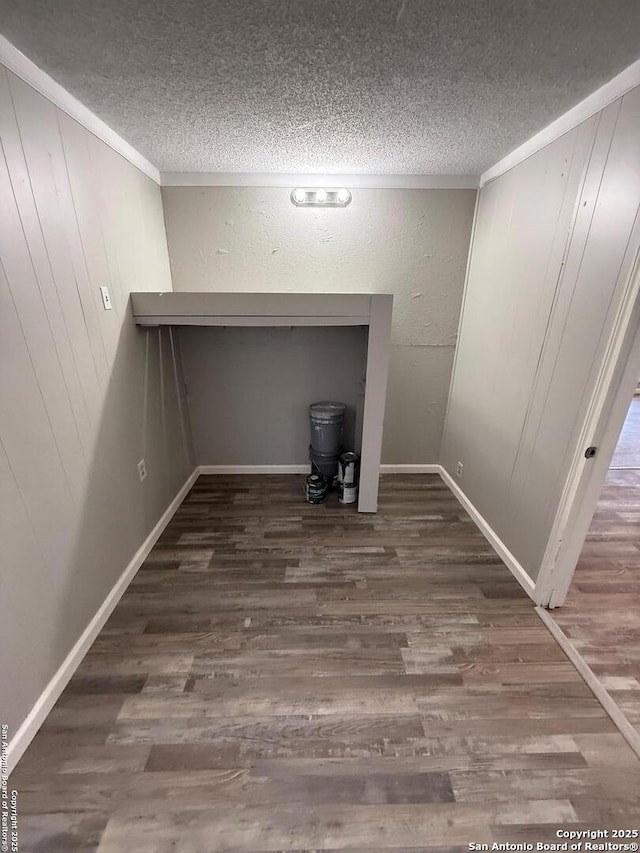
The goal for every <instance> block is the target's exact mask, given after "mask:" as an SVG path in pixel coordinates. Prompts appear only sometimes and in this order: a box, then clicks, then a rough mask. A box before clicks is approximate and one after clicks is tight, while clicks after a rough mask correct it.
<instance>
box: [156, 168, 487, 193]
mask: <svg viewBox="0 0 640 853" xmlns="http://www.w3.org/2000/svg"><path fill="white" fill-rule="evenodd" d="M161 183H162V186H163V187H286V188H288V189H290V188H291V187H296V186H304V187H322V186H332V187H341V186H346V187H349V189H399V190H475V189H477V188H478V177H477V176H476V175H308V174H279V173H276V172H262V173H260V172H162V175H161Z"/></svg>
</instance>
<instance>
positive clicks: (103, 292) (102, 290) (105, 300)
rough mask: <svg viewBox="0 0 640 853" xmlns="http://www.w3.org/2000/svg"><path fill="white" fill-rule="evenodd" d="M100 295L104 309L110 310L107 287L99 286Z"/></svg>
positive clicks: (111, 306)
mask: <svg viewBox="0 0 640 853" xmlns="http://www.w3.org/2000/svg"><path fill="white" fill-rule="evenodd" d="M100 296H101V297H102V305H103V306H104V310H105V311H111V309H112V308H113V305H112V304H111V297H110V296H109V288H108V287H101V288H100Z"/></svg>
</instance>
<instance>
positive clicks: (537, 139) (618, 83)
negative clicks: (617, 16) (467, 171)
mask: <svg viewBox="0 0 640 853" xmlns="http://www.w3.org/2000/svg"><path fill="white" fill-rule="evenodd" d="M638 85H640V59H638V60H636V62H634V63H633V64H632V65H629V66H628V67H627V68H625V69H624V71H621V72H620V74H617V75H616V76H615V77H614V78H613V79H612V80H609V82H608V83H605V84H604V86H601V87H600V88H599V89H596V90H595V92H592V93H591V94H590V95H587V97H586V98H585V99H584V100H582V101H580V102H579V103H578V104H576V105H575V106H574V107H571V109H570V110H567V112H566V113H563V114H562V115H561V116H559V117H558V118H557V119H555V121H552V122H551V124H548V125H547V126H546V127H545V128H543V129H542V130H540V131H538V133H536V134H535V135H534V136H532V137H531V139H528V140H527V141H526V142H523V144H522V145H520V146H518V148H515V149H514V150H513V151H512V152H511V153H510V154H507V156H506V157H503V158H502V160H499V161H498V162H497V163H495V164H494V165H493V166H491V167H490V168H489V169H487V170H486V171H485V172H483V173H482V175H480V186H481V187H483V186H484V185H485V184H486V183H488V182H489V181H492V180H493V179H494V178H497V177H498V176H499V175H502V174H504V173H505V172H507V171H508V170H509V169H511V168H513V167H514V166H517V165H518V163H522V161H523V160H526V159H527V157H530V156H531V155H532V154H535V153H536V151H540V149H542V148H544V147H545V145H549V143H551V142H553V141H554V140H556V139H558V137H560V136H562V135H563V134H565V133H567V132H568V131H570V130H573V128H574V127H577V125H579V124H581V123H582V122H583V121H586V120H587V119H588V118H591V116H592V115H595V114H596V113H598V112H600V110H603V109H604V108H605V107H606V106H608V105H609V104H610V103H612V101H615V100H617V99H618V98H621V97H622V96H623V95H625V94H626V93H627V92H629V91H630V90H631V89H634V88H635V87H636V86H638Z"/></svg>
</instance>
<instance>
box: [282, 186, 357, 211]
mask: <svg viewBox="0 0 640 853" xmlns="http://www.w3.org/2000/svg"><path fill="white" fill-rule="evenodd" d="M291 201H292V202H293V203H294V204H295V206H296V207H346V206H347V205H348V204H349V203H350V201H351V193H350V192H349V190H347V189H345V188H344V187H342V188H341V189H332V190H329V189H323V188H322V187H319V188H317V189H308V188H307V189H305V188H304V187H296V189H295V190H293V192H292V193H291Z"/></svg>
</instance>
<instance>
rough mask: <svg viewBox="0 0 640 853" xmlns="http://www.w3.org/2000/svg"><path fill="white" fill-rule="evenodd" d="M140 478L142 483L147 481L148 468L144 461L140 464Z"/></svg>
mask: <svg viewBox="0 0 640 853" xmlns="http://www.w3.org/2000/svg"><path fill="white" fill-rule="evenodd" d="M138 477H140V482H142V481H143V480H146V479H147V466H146V463H145V461H144V459H141V460H140V461H139V462H138Z"/></svg>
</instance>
